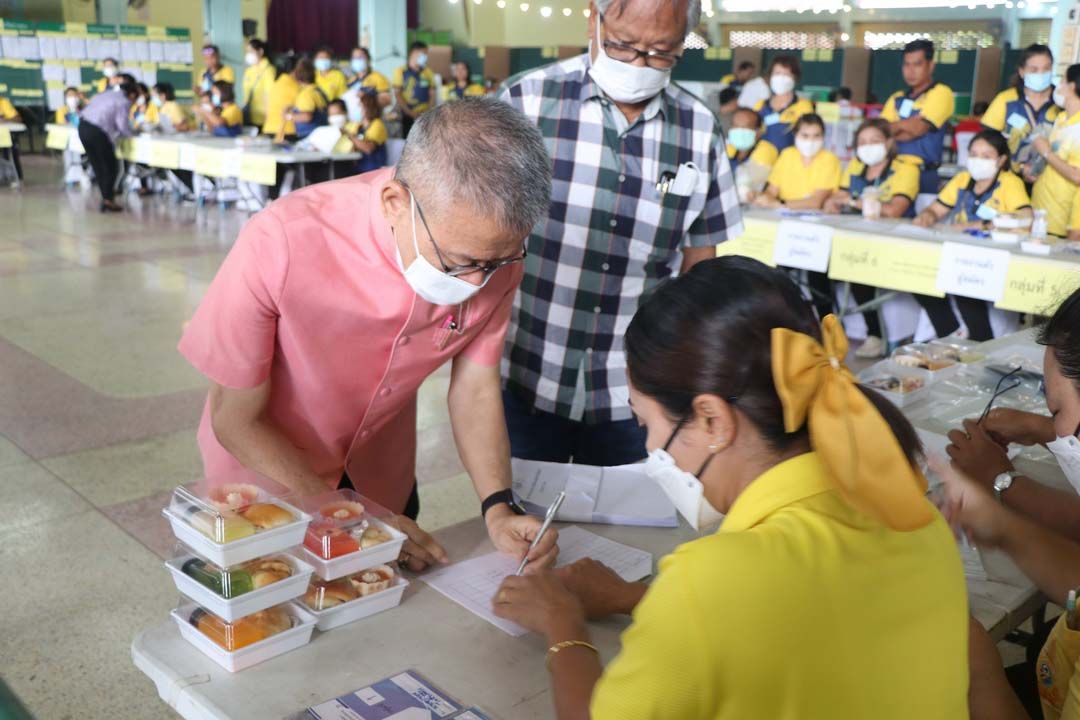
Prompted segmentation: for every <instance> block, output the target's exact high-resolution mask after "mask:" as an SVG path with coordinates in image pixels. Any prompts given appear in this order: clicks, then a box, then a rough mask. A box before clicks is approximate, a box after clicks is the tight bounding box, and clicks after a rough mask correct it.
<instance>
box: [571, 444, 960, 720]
mask: <svg viewBox="0 0 1080 720" xmlns="http://www.w3.org/2000/svg"><path fill="white" fill-rule="evenodd" d="M967 630H968V609H967V589H966V588H965V585H964V570H963V567H962V565H961V562H960V555H959V553H958V551H957V549H956V541H955V540H954V539H953V535H952V532H951V531H950V530H949V528H948V526H947V525H946V523H945V521H944V519H942V518H941V516H940V515H938V514H937V512H935V513H934V520H933V522H931V523H930V524H929V525H927V526H926V527H924V528H922V529H920V530H915V531H910V532H897V531H894V530H890V529H888V528H886V527H884V526H882V525H880V524H878V523H876V522H875V521H873V520H870V519H869V518H867V517H866V516H864V515H861V514H860V513H858V512H856V511H855V510H854V509H852V508H851V506H850V505H848V504H847V503H846V502H845V501H844V500H843V499H842V498H841V497H840V495H839V494H838V493H837V492H836V491H835V490H834V489H833V484H832V482H831V481H830V480H829V478H828V476H827V473H826V471H825V468H824V466H823V465H822V464H821V461H820V460H819V458H818V456H817V454H816V453H812V452H811V453H806V454H804V455H799V456H798V457H795V458H792V459H791V460H787V461H786V462H783V463H780V464H779V465H777V466H775V467H773V468H771V469H770V470H768V471H766V472H765V473H764V474H762V475H761V476H760V477H758V478H757V479H756V480H754V482H752V483H751V484H750V486H749V487H747V489H746V490H744V491H743V493H742V495H740V496H739V497H738V499H737V500H736V501H735V504H734V505H733V506H732V508H731V511H730V512H729V513H728V515H727V518H726V519H725V520H724V523H723V525H721V527H720V530H719V531H717V532H716V533H715V534H713V535H708V536H705V537H702V538H699V539H697V540H693V541H691V542H688V543H686V544H684V545H681V546H679V547H678V548H676V549H675V551H674V552H673V553H672V554H671V555H669V556H667V557H665V558H663V559H662V560H661V561H660V572H659V574H658V576H657V578H656V580H655V581H654V582H653V584H652V586H651V587H650V588H649V591H648V592H647V593H646V595H645V597H644V599H643V600H642V601H641V603H640V604H639V605H638V606H637V609H636V610H635V611H634V617H633V623H632V624H631V625H630V627H629V628H628V629H627V630H626V632H624V633H623V636H622V649H621V651H620V652H619V654H618V656H616V657H615V659H614V660H612V661H611V663H609V664H608V666H607V667H606V668H605V670H604V674H603V676H602V677H601V678H600V681H599V682H598V683H597V685H596V688H595V690H594V691H593V696H592V704H591V711H592V714H591V716H590V717H592V718H593V720H623V719H624V718H625V719H627V720H629V719H630V718H633V719H634V720H650V719H653V718H657V719H658V718H678V719H679V720H751V719H752V720H757V719H759V718H760V719H761V720H765V719H768V720H780V719H783V720H795V719H796V718H830V719H831V718H835V719H837V720H840V719H841V718H842V719H844V720H848V719H849V718H850V719H855V718H874V719H875V720H893V719H895V720H911V719H912V718H935V720H954V719H955V720H962V719H966V718H967V717H968V707H967V688H968V639H967V634H968V633H967Z"/></svg>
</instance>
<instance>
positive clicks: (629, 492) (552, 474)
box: [513, 458, 679, 527]
mask: <svg viewBox="0 0 1080 720" xmlns="http://www.w3.org/2000/svg"><path fill="white" fill-rule="evenodd" d="M513 472H514V493H515V494H516V495H517V496H518V498H520V499H521V501H522V506H523V507H524V508H525V510H526V511H528V512H529V513H530V514H533V515H540V516H543V515H544V514H545V512H547V508H548V507H549V506H550V505H551V503H552V502H553V501H554V500H555V496H556V495H558V494H559V493H560V492H565V493H566V500H564V501H563V504H562V506H561V507H560V508H559V512H558V514H557V515H556V516H555V519H556V520H559V521H561V522H587V523H603V524H607V525H638V526H647V527H678V525H679V518H678V516H677V515H676V513H675V506H674V505H672V504H671V501H670V500H668V498H667V496H666V495H665V494H664V491H663V490H661V489H660V486H659V485H657V484H656V483H655V482H653V480H651V479H650V478H649V477H648V476H646V475H645V466H644V465H643V464H637V465H622V466H619V467H607V468H601V467H594V466H591V465H573V464H566V463H546V462H536V461H533V460H518V459H516V458H515V459H514V461H513Z"/></svg>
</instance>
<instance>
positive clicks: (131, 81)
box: [116, 73, 139, 92]
mask: <svg viewBox="0 0 1080 720" xmlns="http://www.w3.org/2000/svg"><path fill="white" fill-rule="evenodd" d="M116 77H117V78H119V79H120V84H121V85H137V84H138V82H139V81H138V80H136V79H135V76H134V75H132V74H131V73H120V74H119V75H117V76H116ZM124 92H127V90H124Z"/></svg>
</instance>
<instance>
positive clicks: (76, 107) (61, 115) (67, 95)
mask: <svg viewBox="0 0 1080 720" xmlns="http://www.w3.org/2000/svg"><path fill="white" fill-rule="evenodd" d="M82 109H83V99H82V93H81V92H79V88H77V87H69V88H67V89H66V90H64V106H63V107H58V108H56V112H55V113H54V114H53V123H54V124H56V125H78V124H79V112H80V111H81V110H82ZM65 152H66V151H65Z"/></svg>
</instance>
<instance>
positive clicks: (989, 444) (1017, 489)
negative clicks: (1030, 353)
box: [948, 290, 1080, 542]
mask: <svg viewBox="0 0 1080 720" xmlns="http://www.w3.org/2000/svg"><path fill="white" fill-rule="evenodd" d="M1077 328H1080V290H1078V291H1076V292H1074V293H1073V294H1072V295H1071V296H1070V297H1069V298H1068V299H1067V300H1066V301H1065V302H1064V303H1062V304H1061V307H1059V308H1058V310H1057V312H1055V313H1054V315H1053V317H1052V318H1050V321H1049V322H1048V323H1047V324H1046V325H1045V326H1044V327H1043V328H1042V332H1041V333H1040V335H1039V342H1040V343H1041V344H1043V345H1045V346H1046V352H1045V353H1044V356H1043V372H1044V375H1045V378H1046V407H1047V410H1049V411H1050V417H1046V416H1043V415H1036V414H1033V413H1026V412H1021V411H1019V410H1010V409H1005V408H997V409H994V410H991V411H990V413H989V414H988V415H987V416H986V418H985V419H984V420H983V421H982V422H981V423H976V422H974V421H971V420H967V421H965V422H964V428H963V430H953V431H952V432H950V433H949V440H950V441H951V442H952V444H951V445H950V446H949V448H948V453H949V455H950V456H951V457H952V460H953V464H954V465H956V467H957V468H958V469H959V470H960V471H962V472H963V473H964V474H965V475H967V476H968V477H970V478H971V479H973V480H975V481H976V482H977V483H979V484H980V485H982V486H983V487H985V488H986V489H988V490H993V489H994V488H995V486H996V487H998V493H997V494H998V495H999V496H1000V498H1001V501H1002V502H1003V503H1004V504H1005V505H1007V506H1009V507H1010V508H1012V509H1013V510H1015V511H1017V512H1018V513H1020V514H1022V515H1026V516H1028V517H1030V518H1031V519H1033V520H1035V521H1036V522H1037V523H1039V524H1040V525H1042V526H1044V527H1046V528H1049V529H1051V530H1054V531H1056V532H1059V533H1061V534H1062V535H1065V536H1067V537H1069V538H1071V539H1073V540H1075V541H1077V542H1080V495H1078V494H1077V493H1080V440H1077V437H1076V436H1077V433H1080V332H1077ZM1013 443H1015V444H1017V445H1036V444H1039V445H1045V446H1046V447H1047V449H1049V450H1050V451H1051V452H1052V453H1053V454H1054V457H1055V458H1057V461H1058V465H1060V466H1061V470H1062V472H1064V473H1065V477H1066V479H1067V480H1068V481H1069V484H1070V485H1072V487H1073V488H1074V489H1075V491H1076V492H1064V491H1061V490H1055V489H1054V488H1050V487H1047V486H1046V485H1042V484H1040V483H1038V482H1036V481H1034V480H1031V479H1030V478H1027V477H1024V476H1022V475H1019V474H1017V473H1016V468H1014V467H1013V464H1012V462H1011V461H1010V460H1009V458H1008V456H1007V454H1006V447H1008V445H1010V444H1013ZM1003 476H1005V477H1003ZM1006 478H1007V479H1006Z"/></svg>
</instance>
